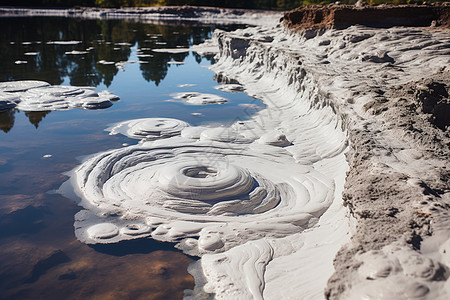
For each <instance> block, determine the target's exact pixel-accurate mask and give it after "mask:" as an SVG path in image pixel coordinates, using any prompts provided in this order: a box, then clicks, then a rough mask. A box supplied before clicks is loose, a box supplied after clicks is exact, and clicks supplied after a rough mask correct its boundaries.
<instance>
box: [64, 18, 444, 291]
mask: <svg viewBox="0 0 450 300" xmlns="http://www.w3.org/2000/svg"><path fill="white" fill-rule="evenodd" d="M291 16H292V15H291ZM299 20H300V21H299ZM299 20H297V19H295V18H292V17H289V14H288V15H286V16H285V18H284V23H285V24H288V25H289V24H290V25H289V27H292V26H294V25H295V23H296V22H301V18H300V19H299ZM292 24H294V25H292ZM433 24H434V25H436V24H437V23H436V22H435V23H433ZM433 24H430V25H433ZM441 24H443V22H441ZM269 25H270V24H267V25H266V26H264V25H261V26H257V27H252V28H247V29H242V30H237V31H235V32H231V33H228V32H223V31H217V32H216V33H215V36H214V41H215V51H217V53H218V54H217V63H216V64H215V65H214V66H213V67H212V69H213V70H214V71H215V72H216V73H217V79H218V80H219V82H220V83H223V84H235V85H236V84H238V85H239V86H242V89H243V90H245V91H246V92H247V93H248V94H250V95H252V96H254V97H256V98H258V99H261V100H262V101H264V103H265V104H266V105H267V108H266V109H264V110H262V111H260V112H258V113H257V114H256V115H255V116H253V117H252V118H251V119H250V120H248V121H238V122H236V123H234V124H233V125H232V126H230V127H225V128H224V127H216V128H195V127H191V126H187V125H186V126H185V127H184V128H183V129H181V130H180V131H174V134H173V135H171V136H164V139H159V138H158V139H155V140H145V136H144V137H143V140H142V141H140V142H139V143H138V144H137V145H133V146H128V147H124V148H120V149H112V150H109V151H106V152H102V153H98V154H94V155H93V156H92V157H90V158H88V159H86V160H85V161H84V162H83V163H82V164H81V166H80V167H79V168H77V169H76V170H74V171H73V172H72V173H71V179H70V181H69V183H70V184H71V186H72V188H73V189H74V190H75V193H76V194H77V195H78V197H79V198H80V201H81V202H80V204H81V205H82V206H83V207H84V210H82V211H81V212H79V213H78V214H77V215H76V221H75V227H76V235H77V237H78V238H79V239H80V240H81V241H84V242H86V243H111V242H117V241H120V240H124V239H132V238H137V237H148V236H151V237H152V238H154V239H157V240H161V241H172V242H176V243H177V247H179V248H180V249H182V250H183V251H185V252H186V253H189V254H192V255H198V256H200V257H201V259H200V260H199V261H198V262H197V263H196V264H194V265H192V266H191V268H190V271H191V273H192V274H193V275H194V277H195V279H196V288H195V290H193V291H189V292H187V293H186V298H190V297H193V298H201V297H208V295H209V294H214V296H215V297H216V298H217V299H230V298H233V297H234V298H242V299H263V298H264V299H280V298H288V297H291V298H306V299H308V298H312V299H317V298H323V297H326V298H329V299H360V298H369V299H372V298H373V299H392V298H395V299H411V298H417V299H446V298H448V296H449V293H450V292H449V283H448V282H449V281H448V277H449V268H450V257H449V253H450V242H449V238H450V230H449V218H448V210H449V207H450V196H449V186H448V182H449V173H448V169H449V168H450V166H449V162H448V157H449V145H450V137H449V131H448V130H449V129H448V125H449V124H448V120H449V116H448V107H449V101H448V93H449V70H448V66H449V65H450V52H449V49H450V34H449V31H448V30H447V29H445V28H441V29H440V28H435V27H389V28H387V29H386V28H384V29H377V28H371V27H364V26H361V25H358V24H349V25H348V26H347V25H346V26H344V27H345V28H339V26H336V27H337V28H333V26H331V27H329V28H328V27H327V28H326V29H327V30H325V28H307V30H296V31H295V32H294V31H292V30H291V29H288V28H286V27H285V26H284V25H283V24H278V25H275V26H269ZM366 25H370V24H366ZM393 25H398V24H393ZM437 25H439V24H437ZM294 27H296V26H294ZM297 27H299V28H300V27H301V26H300V25H299V26H297ZM207 47H208V52H211V51H212V50H213V48H214V47H212V43H211V42H209V43H208V44H207ZM196 49H197V50H200V49H201V46H197V48H196ZM133 122H135V121H131V123H128V124H131V125H133V126H129V125H126V126H124V125H121V126H123V127H120V128H122V129H123V130H122V129H120V130H119V131H118V133H123V134H127V135H130V136H131V135H135V134H136V133H137V135H136V136H137V137H138V138H140V135H141V133H142V132H144V133H146V132H151V134H152V135H153V132H154V131H155V129H154V126H155V124H157V123H158V122H155V120H140V121H139V120H137V121H136V122H138V123H133ZM175 123H176V122H175ZM134 124H139V125H138V126H137V127H136V128H137V129H138V130H137V131H136V130H135V127H134ZM144 135H145V134H144ZM152 139H153V138H152Z"/></svg>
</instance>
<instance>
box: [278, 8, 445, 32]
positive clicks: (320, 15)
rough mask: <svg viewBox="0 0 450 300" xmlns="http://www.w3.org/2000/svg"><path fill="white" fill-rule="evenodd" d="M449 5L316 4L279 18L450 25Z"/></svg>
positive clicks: (339, 24) (294, 24) (318, 25)
mask: <svg viewBox="0 0 450 300" xmlns="http://www.w3.org/2000/svg"><path fill="white" fill-rule="evenodd" d="M449 12H450V5H449V4H448V3H443V4H441V5H398V6H394V5H380V6H356V5H355V6H353V5H335V4H331V5H324V6H322V5H317V6H308V7H301V8H297V9H295V10H292V11H290V12H287V13H286V14H285V15H284V16H283V18H282V19H281V21H282V22H283V23H284V24H285V25H286V26H287V27H288V28H290V29H294V30H303V29H329V28H336V29H343V28H347V27H349V26H352V25H357V24H358V25H365V26H369V27H376V28H388V27H393V26H414V27H424V26H442V27H446V28H449V27H450V21H449Z"/></svg>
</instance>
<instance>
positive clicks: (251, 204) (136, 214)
mask: <svg viewBox="0 0 450 300" xmlns="http://www.w3.org/2000/svg"><path fill="white" fill-rule="evenodd" d="M169 120H171V119H169ZM158 121H160V119H146V120H133V121H130V122H128V123H127V124H128V125H129V124H131V123H133V122H135V123H133V124H139V123H140V124H141V125H142V126H143V124H146V125H152V124H153V125H154V124H155V122H158ZM172 121H173V120H171V122H172ZM173 122H175V121H173ZM180 122H181V121H180ZM175 123H176V122H175ZM175 123H174V124H175ZM177 124H178V123H177ZM179 124H181V123H179ZM128 125H127V126H125V127H126V128H127V129H129V128H130V127H133V126H128ZM150 127H151V126H150ZM186 128H188V127H186ZM189 128H191V127H189ZM201 130H204V131H206V132H207V131H210V130H211V129H210V128H201V127H200V128H199V131H201ZM180 132H181V130H179V131H178V133H179V134H178V135H176V136H172V137H169V138H165V139H159V140H154V141H149V140H143V141H142V142H141V143H139V144H138V145H134V146H129V147H125V148H121V149H114V150H110V151H107V152H103V153H99V154H96V155H94V156H92V157H91V158H89V159H87V160H86V161H84V163H83V164H82V165H81V166H80V167H79V168H78V169H76V170H75V171H74V173H73V175H72V179H71V181H72V185H73V186H75V192H76V193H77V194H78V196H79V197H80V198H81V205H82V206H84V207H85V208H86V210H84V211H81V212H80V213H78V214H77V216H76V224H75V227H76V228H77V229H76V234H77V237H78V238H79V239H80V240H82V241H84V242H86V243H111V242H116V241H119V240H123V239H131V238H136V237H142V236H148V235H150V234H151V235H152V237H153V238H155V239H158V240H163V241H179V242H180V244H179V247H181V248H182V249H183V250H184V251H186V252H188V253H191V254H199V253H205V252H216V251H223V250H226V249H229V248H232V247H234V246H235V245H238V244H242V243H243V242H246V241H249V240H254V239H258V238H261V237H264V236H266V237H270V236H272V237H282V236H285V235H286V234H288V233H291V232H297V231H299V230H300V231H301V230H303V229H305V228H307V227H309V226H310V225H311V224H313V223H314V222H315V221H316V220H317V217H319V216H320V215H321V214H322V213H323V212H324V211H325V210H326V209H327V207H328V206H329V205H330V203H331V201H332V198H333V196H332V195H333V191H334V189H333V186H334V184H333V182H332V181H330V180H327V179H326V178H325V176H323V175H322V174H321V173H319V172H317V171H315V170H313V168H312V167H308V166H303V167H299V168H295V169H293V170H287V169H286V168H285V167H283V166H285V165H286V164H289V163H294V159H293V157H292V155H291V154H290V153H289V152H288V151H287V150H286V149H285V148H283V147H280V146H275V145H270V144H261V143H260V142H251V141H249V142H248V143H246V144H243V143H241V142H239V141H238V142H236V143H233V142H231V140H230V139H226V141H225V142H223V141H217V140H204V139H202V134H199V135H198V137H199V138H198V139H193V138H192V136H191V137H190V138H185V137H183V136H181V133H180ZM142 138H146V135H145V134H144V135H142ZM311 222H313V223H311ZM244 228H245V230H243V229H244ZM243 231H245V233H244V232H243ZM197 236H198V239H195V238H193V237H197Z"/></svg>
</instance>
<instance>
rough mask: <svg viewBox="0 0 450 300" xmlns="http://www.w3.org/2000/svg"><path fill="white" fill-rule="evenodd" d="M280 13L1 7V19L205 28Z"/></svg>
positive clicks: (270, 19)
mask: <svg viewBox="0 0 450 300" xmlns="http://www.w3.org/2000/svg"><path fill="white" fill-rule="evenodd" d="M282 14H283V13H282V12H277V11H264V10H247V9H234V8H215V7H193V6H187V5H186V6H159V7H130V8H117V9H116V8H93V7H81V8H27V7H24V8H15V7H5V6H3V7H0V17H45V16H46V17H66V18H80V19H101V20H130V21H139V22H146V21H148V22H151V21H153V22H154V21H160V22H176V21H185V22H187V21H189V22H199V23H205V24H248V25H259V24H268V23H276V21H277V20H278V19H279V18H281V16H282Z"/></svg>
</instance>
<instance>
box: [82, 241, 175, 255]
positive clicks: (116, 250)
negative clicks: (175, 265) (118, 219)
mask: <svg viewBox="0 0 450 300" xmlns="http://www.w3.org/2000/svg"><path fill="white" fill-rule="evenodd" d="M89 246H90V247H91V248H92V249H94V250H95V251H97V252H100V253H103V254H108V255H113V256H125V255H130V254H148V253H151V252H154V251H175V252H179V250H176V249H175V248H174V245H173V244H172V243H162V242H158V241H155V240H154V239H151V238H142V239H135V240H128V241H120V242H118V243H113V244H94V245H89Z"/></svg>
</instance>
